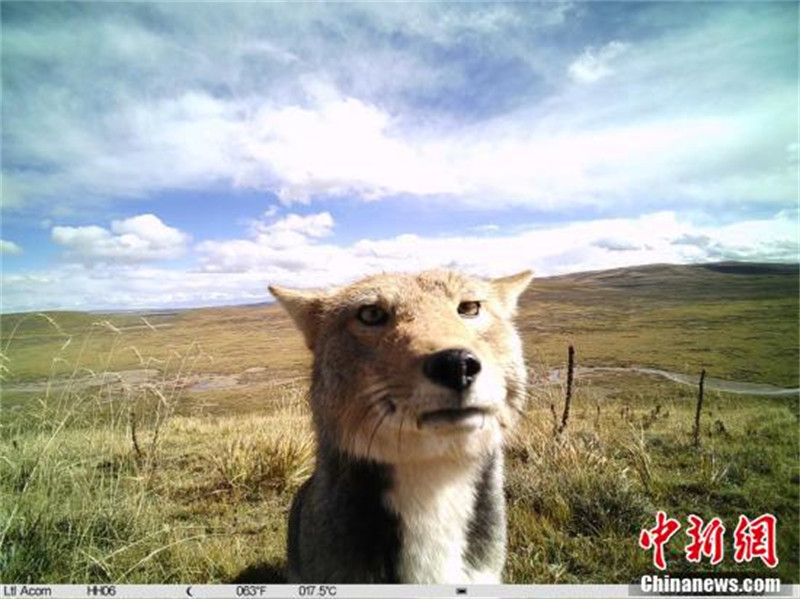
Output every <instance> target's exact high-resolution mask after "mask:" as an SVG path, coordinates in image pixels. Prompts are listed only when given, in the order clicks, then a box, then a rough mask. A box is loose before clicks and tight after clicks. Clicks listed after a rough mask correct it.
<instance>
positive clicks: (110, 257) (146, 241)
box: [51, 214, 189, 263]
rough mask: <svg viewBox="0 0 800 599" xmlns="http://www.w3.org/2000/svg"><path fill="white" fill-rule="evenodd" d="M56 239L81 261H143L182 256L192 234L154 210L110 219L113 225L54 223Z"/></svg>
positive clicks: (69, 257) (68, 252)
mask: <svg viewBox="0 0 800 599" xmlns="http://www.w3.org/2000/svg"><path fill="white" fill-rule="evenodd" d="M51 237H52V239H53V241H54V242H55V243H57V244H59V245H61V246H64V247H65V248H66V256H67V258H68V259H70V260H75V261H79V262H86V263H95V262H143V261H147V260H169V259H174V258H179V257H181V256H182V255H183V254H184V253H185V250H186V243H187V242H188V240H189V236H188V235H187V234H186V233H183V232H182V231H180V230H178V229H175V228H173V227H169V226H167V225H165V224H164V223H163V222H161V219H159V218H158V217H157V216H155V215H154V214H141V215H139V216H134V217H131V218H127V219H124V220H115V221H112V222H111V229H110V230H109V229H105V228H103V227H98V226H96V225H90V226H84V227H64V226H57V227H53V229H52V232H51Z"/></svg>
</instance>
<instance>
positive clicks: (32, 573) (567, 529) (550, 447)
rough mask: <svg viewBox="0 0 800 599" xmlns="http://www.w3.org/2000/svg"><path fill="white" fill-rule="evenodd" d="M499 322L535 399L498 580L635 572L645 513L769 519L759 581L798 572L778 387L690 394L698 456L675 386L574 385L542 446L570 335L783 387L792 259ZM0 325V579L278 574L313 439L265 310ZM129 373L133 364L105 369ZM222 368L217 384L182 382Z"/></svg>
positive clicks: (606, 349)
mask: <svg viewBox="0 0 800 599" xmlns="http://www.w3.org/2000/svg"><path fill="white" fill-rule="evenodd" d="M518 322H519V326H520V329H521V330H522V332H523V337H524V341H525V347H526V352H527V355H528V357H529V363H530V369H531V375H532V378H531V388H530V392H531V404H530V407H529V410H528V411H527V416H526V417H525V418H524V419H523V420H522V421H521V423H520V426H519V427H518V429H517V431H516V434H515V435H514V438H513V439H511V440H510V442H509V447H508V452H507V459H508V477H507V491H506V492H507V497H508V502H509V535H510V538H509V559H508V563H507V571H506V579H507V580H508V581H510V582H537V583H551V582H628V581H630V580H634V579H635V578H636V577H637V576H638V575H640V574H642V573H644V572H647V571H651V569H652V566H651V562H650V557H649V555H648V554H646V553H645V552H643V551H641V550H640V549H638V548H637V546H636V538H637V534H638V532H639V530H640V529H641V528H642V527H644V526H648V527H649V526H651V525H652V519H653V513H654V510H656V509H664V510H665V511H667V512H668V513H669V515H670V516H672V517H675V518H678V519H679V520H680V521H682V522H684V523H685V522H686V516H687V515H688V514H690V513H696V514H699V515H701V516H704V517H706V518H710V517H712V516H720V517H721V518H722V519H723V520H724V521H725V523H726V525H727V526H728V529H729V532H728V542H730V537H731V535H732V529H733V526H734V525H735V522H736V519H737V518H738V515H739V514H742V513H744V514H747V515H749V516H751V517H752V516H757V515H760V514H762V513H765V512H771V513H774V514H775V515H776V516H777V517H778V522H779V535H778V555H779V557H780V559H781V562H780V565H779V567H778V570H777V571H778V573H779V574H780V576H781V578H782V579H783V580H784V581H787V582H788V581H793V582H798V581H799V580H798V574H797V572H798V571H799V570H800V568H799V567H798V543H799V542H800V540H799V539H798V529H799V528H800V526H799V524H798V509H797V506H798V500H799V499H800V466H799V464H800V460H799V459H798V458H799V457H800V456H799V455H798V443H799V442H800V440H799V436H800V433H799V432H798V428H799V427H798V420H799V419H800V413H799V412H798V398H797V396H789V397H782V398H781V397H776V398H765V397H748V396H739V395H728V394H719V393H713V392H712V393H709V394H707V397H706V409H705V410H704V413H703V419H702V423H701V446H700V448H699V449H695V448H694V447H693V446H692V443H691V430H692V424H693V419H694V395H695V391H694V390H693V389H691V388H687V387H679V386H676V385H674V384H672V383H669V382H667V381H661V380H658V379H652V378H649V377H646V376H643V375H635V374H621V373H594V374H591V375H588V374H587V375H585V376H582V377H580V378H579V379H578V381H577V387H576V396H575V399H574V402H573V405H572V414H571V417H570V421H569V424H568V426H567V428H566V430H565V431H564V433H563V434H561V435H555V434H554V432H553V428H554V422H553V419H554V417H553V413H554V412H555V413H557V414H558V415H560V411H561V408H562V403H563V397H564V389H563V386H562V385H561V384H560V383H553V382H550V381H549V377H548V374H549V371H550V369H551V368H554V367H563V363H564V361H565V356H566V347H567V345H568V344H573V345H574V346H575V347H576V349H577V352H578V362H579V364H580V365H583V366H645V367H656V368H662V369H667V370H675V371H679V372H688V373H698V372H699V371H700V370H701V369H703V368H705V369H707V370H708V372H709V374H711V375H713V376H716V377H719V378H728V379H733V380H739V381H743V382H757V383H771V384H774V385H779V386H784V387H793V388H796V387H798V276H797V269H796V268H794V269H792V268H785V267H775V268H769V267H763V266H759V265H716V266H710V267H700V266H697V267H674V266H653V267H644V268H637V269H625V270H620V271H606V272H601V273H587V274H584V275H572V276H569V277H561V278H553V279H542V280H540V281H537V282H536V283H535V284H534V286H533V287H532V288H531V290H530V291H529V293H527V294H526V295H525V296H524V298H523V301H522V305H521V309H520V313H519V317H518ZM0 324H2V331H0V347H2V352H3V362H2V365H3V381H2V412H0V424H1V425H2V437H1V438H0V443H1V444H2V447H1V448H2V461H1V462H0V492H2V504H0V514H2V525H1V526H2V529H0V535H2V536H0V572H2V573H3V580H4V582H84V581H87V580H93V581H103V580H106V581H114V582H128V583H134V582H141V583H147V582H165V583H179V582H205V581H209V582H229V581H234V580H242V581H244V580H251V581H252V580H263V581H275V580H280V578H281V576H282V570H283V553H284V547H285V545H284V543H285V526H286V524H285V522H286V511H287V509H288V505H289V501H290V500H291V496H292V493H293V491H294V490H295V489H296V488H297V486H298V485H299V484H301V482H302V481H303V480H304V478H305V477H306V476H307V475H308V474H309V473H310V471H311V468H312V466H313V439H312V437H311V431H310V428H309V418H308V413H307V408H306V406H305V393H306V389H307V369H308V366H309V364H310V357H309V355H308V353H307V352H306V351H305V349H304V348H303V346H302V342H301V340H300V337H299V335H298V334H296V333H295V331H294V329H293V328H292V326H291V324H290V322H289V321H288V319H287V318H286V317H285V316H284V315H283V314H282V313H281V312H280V311H279V310H278V309H276V308H275V307H274V306H270V305H264V306H250V307H236V308H210V309H201V310H190V311H182V312H174V313H164V312H162V313H150V314H113V315H99V314H87V313H69V312H61V313H48V314H46V315H35V314H27V315H5V316H3V317H2V322H1V323H0ZM130 372H139V373H144V374H143V375H142V376H141V377H140V378H139V379H135V380H134V379H130V378H126V377H125V376H121V374H124V373H130ZM222 376H227V377H229V378H231V380H234V381H235V383H236V384H232V385H207V386H202V385H197V384H195V383H196V382H197V381H198V380H208V379H209V377H222ZM204 377H205V378H204ZM132 380H133V382H131V381H132ZM226 380H227V379H226ZM87 381H88V382H94V384H88V383H87ZM679 536H680V537H681V538H680V540H679V541H673V543H672V544H671V545H670V553H669V561H670V570H669V571H670V573H674V572H677V571H697V570H713V569H712V568H710V567H709V566H707V565H700V566H695V565H692V564H689V563H688V562H686V561H685V560H684V559H683V557H682V555H681V551H682V548H683V545H684V544H685V542H686V541H685V536H684V535H683V533H679ZM676 539H678V537H676ZM726 549H727V550H728V551H730V547H729V546H728V547H727V548H726ZM728 555H730V553H729V554H728ZM723 566H724V567H723ZM723 566H718V567H717V568H716V569H715V570H716V571H720V570H722V571H726V572H730V571H747V572H750V573H763V574H765V575H769V573H770V572H769V571H768V570H767V569H766V568H764V567H763V566H761V564H760V562H758V563H752V564H742V565H737V564H734V563H733V562H732V560H731V559H726V561H725V562H723Z"/></svg>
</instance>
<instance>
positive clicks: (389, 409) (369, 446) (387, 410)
mask: <svg viewBox="0 0 800 599" xmlns="http://www.w3.org/2000/svg"><path fill="white" fill-rule="evenodd" d="M393 412H394V410H392V409H391V408H386V410H385V411H384V412H383V416H381V417H380V419H379V420H378V424H376V425H375V428H374V429H372V435H370V438H369V443H368V444H367V459H369V454H370V453H372V442H373V441H374V440H375V435H376V434H377V433H378V429H379V428H380V427H381V425H382V424H383V421H384V420H386V418H387V417H388V416H390V415H391V414H392V413H393Z"/></svg>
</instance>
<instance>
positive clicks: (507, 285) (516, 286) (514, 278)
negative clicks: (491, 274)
mask: <svg viewBox="0 0 800 599" xmlns="http://www.w3.org/2000/svg"><path fill="white" fill-rule="evenodd" d="M531 279H533V271H532V270H523V271H522V272H520V273H517V274H515V275H511V276H510V277H503V278H501V279H492V280H491V281H489V282H490V283H491V284H492V287H494V291H495V293H496V294H497V296H498V297H499V298H500V301H501V302H502V304H503V307H504V308H505V309H506V311H507V312H508V313H509V314H510V313H512V312H513V311H514V309H515V308H516V307H517V300H518V299H519V296H520V295H522V292H523V291H525V289H526V288H527V287H528V285H529V284H530V282H531Z"/></svg>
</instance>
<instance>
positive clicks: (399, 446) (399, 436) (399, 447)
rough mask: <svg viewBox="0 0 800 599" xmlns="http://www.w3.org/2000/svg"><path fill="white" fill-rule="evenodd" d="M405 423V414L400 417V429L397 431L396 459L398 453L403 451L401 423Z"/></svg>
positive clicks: (398, 455)
mask: <svg viewBox="0 0 800 599" xmlns="http://www.w3.org/2000/svg"><path fill="white" fill-rule="evenodd" d="M405 421H406V412H405V410H403V414H402V415H401V416H400V428H398V429H397V457H398V458H399V457H400V452H401V451H402V449H403V423H404V422H405Z"/></svg>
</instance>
